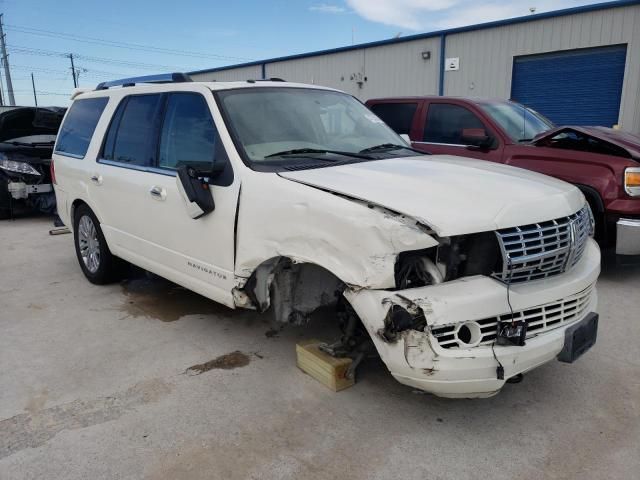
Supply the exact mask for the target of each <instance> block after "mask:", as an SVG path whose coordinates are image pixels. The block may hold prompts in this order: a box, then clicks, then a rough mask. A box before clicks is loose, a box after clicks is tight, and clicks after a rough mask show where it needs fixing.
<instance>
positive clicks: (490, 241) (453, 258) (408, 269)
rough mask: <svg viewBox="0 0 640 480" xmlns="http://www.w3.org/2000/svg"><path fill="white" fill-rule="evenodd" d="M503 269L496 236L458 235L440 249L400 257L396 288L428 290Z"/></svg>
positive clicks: (441, 245) (491, 233)
mask: <svg viewBox="0 0 640 480" xmlns="http://www.w3.org/2000/svg"><path fill="white" fill-rule="evenodd" d="M501 268H502V256H501V254H500V247H499V246H498V241H497V239H496V236H495V233H494V232H483V233H474V234H471V235H458V236H455V237H450V238H443V239H441V244H440V245H439V246H438V247H434V248H428V249H425V250H414V251H409V252H402V253H401V254H400V255H398V259H397V261H396V266H395V280H396V288H397V289H406V288H417V287H425V286H428V285H436V284H438V283H442V282H444V281H449V280H456V279H458V278H462V277H468V276H471V275H486V276H490V275H491V274H493V273H494V272H497V271H500V270H501Z"/></svg>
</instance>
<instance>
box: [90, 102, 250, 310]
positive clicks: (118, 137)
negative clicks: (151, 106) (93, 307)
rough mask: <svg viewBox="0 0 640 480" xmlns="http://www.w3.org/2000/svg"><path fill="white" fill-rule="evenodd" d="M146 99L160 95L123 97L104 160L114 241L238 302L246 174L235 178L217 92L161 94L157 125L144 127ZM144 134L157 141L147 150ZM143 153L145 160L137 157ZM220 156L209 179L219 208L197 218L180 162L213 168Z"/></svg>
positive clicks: (128, 253)
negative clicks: (218, 117)
mask: <svg viewBox="0 0 640 480" xmlns="http://www.w3.org/2000/svg"><path fill="white" fill-rule="evenodd" d="M142 100H144V101H145V102H146V103H147V104H148V103H151V102H153V101H155V99H152V98H148V99H141V100H138V99H131V100H130V101H129V102H122V103H121V105H120V106H119V108H122V111H121V112H116V114H115V115H114V120H113V121H112V124H111V126H110V129H109V132H108V134H107V137H106V138H107V140H106V141H105V147H104V152H103V158H102V159H101V160H100V161H99V164H98V165H99V168H100V172H99V175H100V179H101V185H100V186H99V187H97V188H96V190H99V191H100V194H101V195H102V196H103V197H104V200H103V201H102V202H101V203H102V204H103V205H104V204H106V203H108V204H109V208H108V210H109V214H108V215H104V216H105V219H104V223H105V224H106V225H104V226H103V229H104V230H105V235H106V236H107V238H108V241H109V246H110V248H111V249H112V250H113V251H114V253H115V254H116V255H118V256H120V257H122V258H124V259H126V260H129V261H131V262H132V263H134V264H136V265H139V266H141V267H143V268H145V269H147V270H149V271H151V272H154V273H156V274H158V275H161V276H163V277H165V278H168V279H169V280H172V281H174V282H176V283H178V284H180V285H182V286H184V287H186V288H189V289H191V290H194V291H196V292H198V293H200V294H202V295H205V296H206V297H209V298H211V299H213V300H215V301H218V302H220V303H223V304H226V305H229V306H232V305H233V298H232V294H231V291H232V289H233V286H234V273H233V267H234V265H233V263H234V260H233V259H234V221H235V213H236V207H237V203H238V202H237V201H238V194H239V179H238V178H235V179H234V176H233V170H232V168H231V165H230V162H229V159H228V157H227V155H226V152H225V149H224V147H223V145H222V142H221V139H220V137H219V135H218V132H217V129H216V126H215V123H214V120H213V116H212V114H211V112H212V109H213V110H214V111H215V104H214V101H213V96H212V95H211V92H210V91H208V92H207V91H203V92H193V91H189V92H167V93H164V94H162V98H161V99H160V100H158V102H159V105H160V106H159V107H158V108H157V109H156V110H155V112H160V113H156V114H154V117H158V121H157V126H156V128H154V129H153V130H152V131H150V130H149V128H148V120H149V118H147V119H146V121H147V125H146V127H142V126H141V129H142V128H146V130H138V129H137V123H136V122H141V121H142V122H144V121H145V118H144V117H143V116H142V115H141V114H139V113H136V111H135V108H139V107H137V106H136V101H137V103H140V104H141V103H143V102H142ZM141 131H145V132H147V135H148V137H150V138H146V139H142V138H140V134H139V133H136V132H141ZM132 134H133V135H132ZM132 137H134V138H135V145H134V147H133V148H132V147H130V146H131V144H132ZM143 140H145V141H148V144H149V145H150V147H149V148H148V149H146V150H145V151H144V153H138V152H139V151H141V150H144V149H142V148H141V147H140V143H139V142H141V141H143ZM110 149H111V150H110ZM136 156H140V157H143V161H141V162H138V164H136V163H135V162H136V160H137V158H136ZM214 164H215V165H216V167H220V168H219V169H220V170H222V173H221V174H220V175H218V176H216V178H214V179H210V180H209V185H208V187H207V188H208V189H209V190H210V192H211V195H212V196H213V199H214V202H215V209H214V210H213V211H212V212H210V213H209V214H207V215H204V216H202V217H200V218H197V219H193V218H192V217H191V216H190V214H189V208H188V205H187V204H186V202H185V200H184V199H183V197H182V195H181V194H180V191H179V187H178V183H177V182H178V179H177V174H176V170H177V168H178V167H179V166H181V165H194V166H196V168H198V169H199V170H213V167H214ZM221 164H222V165H221ZM105 227H106V228H105Z"/></svg>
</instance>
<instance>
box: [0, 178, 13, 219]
mask: <svg viewBox="0 0 640 480" xmlns="http://www.w3.org/2000/svg"><path fill="white" fill-rule="evenodd" d="M10 217H11V198H10V197H9V181H8V180H7V179H6V178H4V177H3V176H2V174H0V220H4V219H6V218H10Z"/></svg>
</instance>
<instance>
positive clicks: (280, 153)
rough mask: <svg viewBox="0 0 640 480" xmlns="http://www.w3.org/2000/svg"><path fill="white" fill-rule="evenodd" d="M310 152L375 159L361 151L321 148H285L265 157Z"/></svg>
mask: <svg viewBox="0 0 640 480" xmlns="http://www.w3.org/2000/svg"><path fill="white" fill-rule="evenodd" d="M308 153H331V154H334V155H343V156H345V157H354V158H362V159H364V160H373V158H372V157H369V156H367V155H360V153H362V152H360V153H354V152H342V151H340V150H323V149H319V148H294V149H293V150H283V151H282V152H276V153H272V154H270V155H267V156H266V157H264V158H271V157H284V156H287V155H304V154H308Z"/></svg>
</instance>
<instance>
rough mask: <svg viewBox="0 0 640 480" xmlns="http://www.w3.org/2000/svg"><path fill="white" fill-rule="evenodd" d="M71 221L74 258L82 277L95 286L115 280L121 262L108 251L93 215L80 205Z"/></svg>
mask: <svg viewBox="0 0 640 480" xmlns="http://www.w3.org/2000/svg"><path fill="white" fill-rule="evenodd" d="M73 220H74V229H73V230H74V232H73V236H74V241H75V246H76V256H77V257H78V263H80V268H81V269H82V273H84V276H85V277H87V280H89V281H90V282H91V283H95V284H97V285H103V284H105V283H110V282H113V281H115V280H117V279H118V277H119V276H120V273H121V271H122V263H123V262H122V260H120V259H119V258H117V257H114V256H113V255H112V254H111V252H110V251H109V247H108V246H107V242H106V240H105V238H104V235H103V234H102V229H101V228H100V223H99V222H98V219H97V218H96V216H95V215H94V213H93V212H92V211H91V209H90V208H89V207H87V206H86V205H81V206H79V207H78V208H77V210H76V212H75V215H74V218H73Z"/></svg>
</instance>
